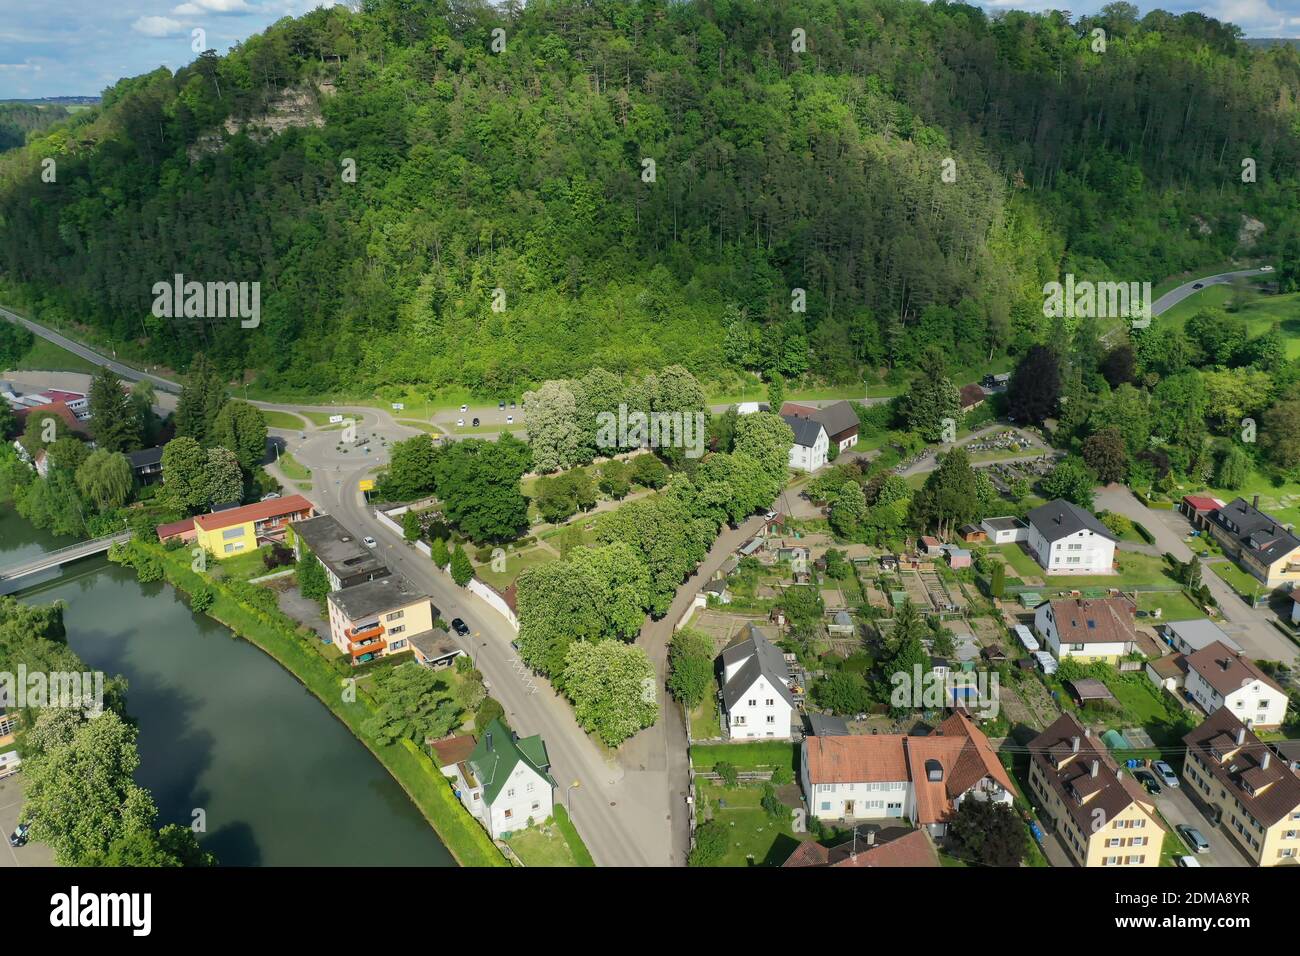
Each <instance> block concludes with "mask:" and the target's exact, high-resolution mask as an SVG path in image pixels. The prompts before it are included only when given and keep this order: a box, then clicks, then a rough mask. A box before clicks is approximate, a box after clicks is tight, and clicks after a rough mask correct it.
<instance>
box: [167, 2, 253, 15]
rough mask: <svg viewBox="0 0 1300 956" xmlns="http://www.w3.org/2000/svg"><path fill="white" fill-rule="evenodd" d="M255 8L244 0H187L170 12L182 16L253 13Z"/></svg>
mask: <svg viewBox="0 0 1300 956" xmlns="http://www.w3.org/2000/svg"><path fill="white" fill-rule="evenodd" d="M254 12H256V11H255V8H253V7H251V6H249V5H248V3H247V2H246V0H187V2H186V3H182V4H181V5H180V6H179V7H177V8H176V9H174V10H172V13H174V14H176V15H178V16H182V17H192V16H194V15H196V14H199V13H217V14H223V13H229V14H242V13H254Z"/></svg>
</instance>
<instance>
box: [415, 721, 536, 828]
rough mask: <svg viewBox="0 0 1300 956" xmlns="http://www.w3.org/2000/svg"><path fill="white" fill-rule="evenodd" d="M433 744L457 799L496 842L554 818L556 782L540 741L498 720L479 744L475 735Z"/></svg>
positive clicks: (492, 723) (491, 724) (491, 725)
mask: <svg viewBox="0 0 1300 956" xmlns="http://www.w3.org/2000/svg"><path fill="white" fill-rule="evenodd" d="M432 746H433V749H434V751H435V752H436V753H437V754H438V758H439V760H438V762H439V764H440V765H441V766H442V772H443V774H444V775H445V776H447V777H450V778H451V779H452V780H453V781H454V785H455V789H456V796H457V797H459V798H460V802H461V803H462V804H464V806H465V809H467V810H468V811H469V812H470V813H472V814H473V815H474V816H475V817H476V818H477V819H478V821H479V822H480V823H482V824H483V826H484V827H485V828H486V829H487V831H488V833H490V834H491V835H492V839H494V840H499V839H501V838H502V836H503V835H504V834H508V833H511V832H513V831H515V830H523V829H525V828H526V827H527V826H528V825H529V824H530V823H538V824H540V823H542V822H543V821H545V820H547V819H548V818H549V817H550V816H551V814H552V811H553V809H554V803H553V795H554V790H555V781H554V780H553V779H552V778H551V775H550V772H549V771H550V757H549V756H548V755H547V753H546V744H545V743H544V742H543V740H542V738H541V737H539V736H533V737H518V736H516V735H515V734H513V733H511V732H510V731H509V730H508V729H507V728H506V726H505V725H504V724H503V723H501V721H500V720H494V721H492V722H491V723H490V724H488V725H487V728H486V729H485V730H484V732H483V736H482V738H481V739H480V740H479V741H478V742H477V744H476V743H475V741H474V738H473V737H453V738H451V739H449V740H440V741H438V742H437V743H435V744H433V745H432Z"/></svg>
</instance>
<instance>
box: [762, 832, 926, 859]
mask: <svg viewBox="0 0 1300 956" xmlns="http://www.w3.org/2000/svg"><path fill="white" fill-rule="evenodd" d="M860 829H865V830H866V832H865V833H862V834H861V836H859V833H858V831H859V830H860ZM781 865H782V866H783V867H785V866H790V867H795V866H835V867H846V866H888V867H904V866H905V867H913V866H939V851H938V850H937V849H936V848H935V845H934V840H932V839H931V838H930V833H929V831H928V830H924V829H921V830H911V829H908V828H907V827H866V828H854V831H853V838H852V839H851V840H848V841H847V842H845V843H841V844H840V845H839V846H834V847H829V848H828V847H824V846H822V845H821V844H820V843H818V842H817V841H816V840H804V841H803V842H802V843H800V844H799V845H798V846H797V847H795V849H794V852H793V853H791V854H790V856H789V858H788V859H787V860H786V861H785V862H784V863H782V864H781Z"/></svg>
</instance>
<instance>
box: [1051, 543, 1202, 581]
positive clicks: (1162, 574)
mask: <svg viewBox="0 0 1300 956" xmlns="http://www.w3.org/2000/svg"><path fill="white" fill-rule="evenodd" d="M1115 563H1116V564H1117V565H1119V573H1118V574H1065V575H1055V574H1054V575H1052V576H1051V577H1049V578H1045V580H1046V581H1047V584H1046V585H1045V587H1046V588H1047V590H1049V591H1050V590H1069V589H1074V588H1094V587H1112V588H1114V587H1132V586H1134V585H1137V584H1159V585H1166V586H1168V587H1178V582H1177V581H1175V580H1174V579H1173V578H1172V577H1171V576H1170V575H1169V573H1168V571H1167V570H1166V568H1165V562H1164V559H1163V558H1158V557H1156V556H1155V555H1153V554H1137V553H1134V552H1130V551H1116V552H1115Z"/></svg>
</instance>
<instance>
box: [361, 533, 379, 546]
mask: <svg viewBox="0 0 1300 956" xmlns="http://www.w3.org/2000/svg"><path fill="white" fill-rule="evenodd" d="M361 543H362V544H364V545H365V546H366V547H367V548H375V547H378V546H379V542H378V541H376V540H375V539H374V538H372V537H370V535H366V536H365V537H364V538H362V539H361Z"/></svg>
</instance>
